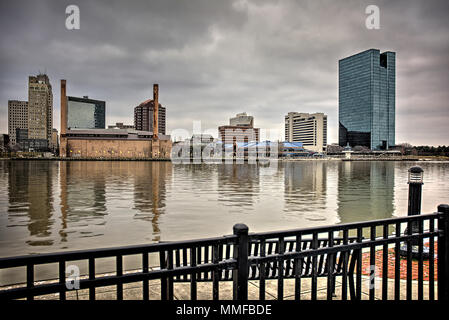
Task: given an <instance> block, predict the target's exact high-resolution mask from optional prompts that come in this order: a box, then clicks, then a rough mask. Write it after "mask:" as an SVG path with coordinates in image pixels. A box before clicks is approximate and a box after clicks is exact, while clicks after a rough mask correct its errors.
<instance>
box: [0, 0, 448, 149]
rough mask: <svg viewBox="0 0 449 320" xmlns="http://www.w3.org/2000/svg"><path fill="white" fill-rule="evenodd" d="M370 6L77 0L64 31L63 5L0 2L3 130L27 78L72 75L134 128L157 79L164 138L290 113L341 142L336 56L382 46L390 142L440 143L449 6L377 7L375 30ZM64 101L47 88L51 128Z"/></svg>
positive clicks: (74, 85) (112, 117)
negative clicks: (321, 118) (390, 57)
mask: <svg viewBox="0 0 449 320" xmlns="http://www.w3.org/2000/svg"><path fill="white" fill-rule="evenodd" d="M323 4H325V5H323ZM369 4H373V3H371V2H368V1H347V2H345V3H337V2H334V1H332V2H330V1H329V2H328V1H324V2H322V3H320V4H315V3H314V2H313V1H312V2H308V1H303V2H301V3H291V2H282V3H270V2H258V3H253V2H247V1H229V2H226V1H224V2H223V1H222V2H206V3H202V2H191V3H189V5H188V6H187V5H185V4H182V3H179V2H176V3H172V2H168V3H167V2H164V3H160V2H152V3H149V4H148V3H144V2H142V3H140V2H132V3H131V4H125V3H119V2H117V3H116V2H112V3H110V2H101V1H98V2H95V3H89V2H85V1H79V2H78V3H77V5H78V6H79V8H80V11H81V21H80V27H81V28H80V30H67V29H65V24H64V22H65V18H66V15H65V4H63V3H55V2H45V1H44V2H42V3H39V4H35V3H29V2H20V1H18V2H15V3H2V4H1V5H0V6H1V12H2V13H1V15H2V21H1V22H0V23H1V25H2V28H3V30H4V35H3V36H2V40H1V42H0V45H1V47H2V53H1V61H2V62H1V66H2V70H3V72H2V86H1V89H0V118H1V121H0V131H1V132H2V133H6V132H7V131H8V129H7V121H8V120H7V119H8V116H7V112H8V106H7V104H8V100H22V101H24V100H27V99H26V98H27V97H26V90H24V87H25V86H26V79H27V77H28V76H29V75H31V74H35V73H37V72H38V70H39V69H40V71H43V70H46V73H47V74H48V75H49V77H50V80H51V82H52V83H57V82H59V80H60V79H68V80H69V81H70V83H71V94H73V95H74V96H83V95H89V96H93V97H102V98H103V99H104V100H106V102H107V104H108V112H107V116H106V125H108V124H112V123H115V122H123V123H132V119H133V108H134V107H135V105H136V102H139V101H145V100H146V99H148V98H150V97H151V83H160V84H161V87H162V88H163V89H162V90H163V91H162V92H161V94H163V96H164V103H163V105H164V106H166V107H167V119H168V121H167V134H170V132H171V131H172V130H173V129H177V128H183V129H187V130H189V131H191V130H192V122H193V121H197V120H201V121H202V128H203V129H209V128H214V129H215V128H217V127H218V126H219V125H220V124H222V123H223V120H225V119H228V118H229V116H231V115H234V114H237V113H240V112H243V111H245V112H248V113H249V114H251V115H252V116H254V118H255V121H256V122H257V127H260V128H263V129H276V130H278V131H279V135H280V137H282V136H283V126H284V121H283V120H284V115H285V114H287V113H288V112H308V113H314V112H323V113H325V114H327V115H328V119H329V120H328V121H329V124H328V126H329V127H328V135H329V136H328V143H329V144H331V143H336V142H338V60H339V59H342V58H344V57H346V56H350V55H352V54H355V53H357V52H361V51H364V50H367V49H370V48H379V49H380V50H381V51H382V52H383V51H385V50H392V51H395V52H396V53H397V57H396V64H397V75H396V77H397V80H396V82H397V84H396V91H397V95H396V143H402V142H409V143H411V144H414V145H423V144H427V145H435V146H437V145H443V144H446V145H447V141H448V138H449V133H448V130H447V129H446V125H445V124H446V121H447V120H448V119H449V108H447V105H446V101H448V100H449V99H448V94H449V93H448V92H447V90H446V88H447V87H448V85H449V79H448V75H447V70H448V68H447V67H448V66H449V58H448V55H447V51H448V49H449V37H448V36H447V34H446V32H445V31H446V29H447V26H448V25H449V22H447V21H446V20H447V19H446V17H445V14H444V12H445V11H446V9H447V8H448V4H447V3H445V2H443V1H430V2H427V3H425V4H424V3H422V2H410V1H407V2H405V1H404V2H401V1H395V2H394V3H387V2H384V1H376V3H374V4H376V5H378V6H379V8H380V23H381V28H380V30H368V29H366V27H365V19H366V16H367V15H366V14H365V8H366V6H367V5H369ZM125 6H126V10H125ZM184 6H185V7H184ZM181 7H182V8H181ZM175 9H176V10H175ZM180 12H183V14H182V15H181V14H180ZM13 19H20V21H23V23H21V24H17V23H13ZM281 22H282V23H281ZM131 35H132V36H131ZM14 39H23V41H13V40H14ZM30 48H33V50H30ZM59 101H60V98H59V92H54V101H53V108H54V112H53V121H54V127H55V128H57V129H58V130H59V129H60V125H59ZM273 106H275V107H273ZM172 138H173V139H176V137H175V136H173V137H172Z"/></svg>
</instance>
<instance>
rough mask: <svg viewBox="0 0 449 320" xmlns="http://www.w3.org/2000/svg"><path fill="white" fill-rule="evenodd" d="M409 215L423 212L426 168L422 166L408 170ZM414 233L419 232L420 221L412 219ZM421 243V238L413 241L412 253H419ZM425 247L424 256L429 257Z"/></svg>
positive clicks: (403, 252) (402, 248) (402, 249)
mask: <svg viewBox="0 0 449 320" xmlns="http://www.w3.org/2000/svg"><path fill="white" fill-rule="evenodd" d="M407 183H408V209H407V215H408V216H416V215H419V214H421V200H422V185H423V184H424V170H423V169H422V168H421V167H418V166H415V167H411V168H410V169H409V170H408V181H407ZM411 228H412V234H413V233H418V232H419V228H418V222H417V221H412V223H411ZM405 234H408V228H407V229H405ZM418 244H419V240H417V239H413V240H412V241H411V245H412V255H413V256H415V255H417V254H418V250H417V248H416V246H417V245H418ZM423 249H424V252H423V254H424V257H425V258H427V255H428V250H426V249H427V248H423ZM406 252H407V244H404V246H403V247H401V254H406Z"/></svg>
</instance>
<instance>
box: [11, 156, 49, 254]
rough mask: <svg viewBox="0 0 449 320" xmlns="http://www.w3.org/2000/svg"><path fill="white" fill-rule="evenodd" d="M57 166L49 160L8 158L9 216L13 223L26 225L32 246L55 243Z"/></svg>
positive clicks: (29, 242)
mask: <svg viewBox="0 0 449 320" xmlns="http://www.w3.org/2000/svg"><path fill="white" fill-rule="evenodd" d="M56 170H57V167H56V166H50V165H49V162H47V161H9V162H8V198H9V205H8V217H9V221H10V224H12V225H17V224H20V223H23V222H22V221H23V220H22V217H23V216H27V218H28V219H27V220H28V221H27V222H26V226H27V228H28V231H29V237H28V240H27V241H26V243H27V244H29V245H30V246H49V245H52V244H53V240H51V239H49V238H50V236H51V232H52V231H51V228H52V225H53V223H54V218H53V213H54V208H53V192H52V186H53V178H54V176H56Z"/></svg>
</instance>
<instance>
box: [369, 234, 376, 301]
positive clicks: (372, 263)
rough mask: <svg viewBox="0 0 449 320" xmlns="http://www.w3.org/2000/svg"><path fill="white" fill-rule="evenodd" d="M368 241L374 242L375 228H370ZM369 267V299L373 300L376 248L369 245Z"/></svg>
mask: <svg viewBox="0 0 449 320" xmlns="http://www.w3.org/2000/svg"><path fill="white" fill-rule="evenodd" d="M370 240H371V241H375V240H376V226H371V228H370ZM369 265H370V283H369V299H370V300H374V298H375V288H376V246H375V245H373V244H371V245H370V252H369Z"/></svg>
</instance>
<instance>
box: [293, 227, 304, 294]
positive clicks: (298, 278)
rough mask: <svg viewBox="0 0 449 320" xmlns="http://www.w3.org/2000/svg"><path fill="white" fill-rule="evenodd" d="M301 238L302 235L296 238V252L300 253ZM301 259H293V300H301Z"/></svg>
mask: <svg viewBox="0 0 449 320" xmlns="http://www.w3.org/2000/svg"><path fill="white" fill-rule="evenodd" d="M301 238H302V235H301V234H299V235H297V236H296V252H300V251H301ZM302 263H303V259H302V258H296V259H295V265H294V268H295V300H301V276H302Z"/></svg>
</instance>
